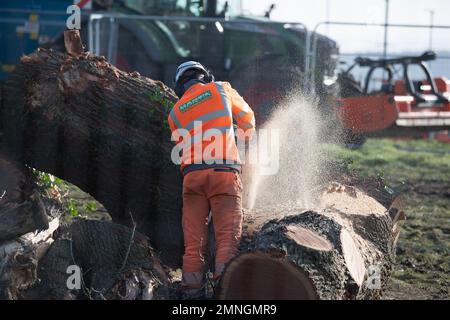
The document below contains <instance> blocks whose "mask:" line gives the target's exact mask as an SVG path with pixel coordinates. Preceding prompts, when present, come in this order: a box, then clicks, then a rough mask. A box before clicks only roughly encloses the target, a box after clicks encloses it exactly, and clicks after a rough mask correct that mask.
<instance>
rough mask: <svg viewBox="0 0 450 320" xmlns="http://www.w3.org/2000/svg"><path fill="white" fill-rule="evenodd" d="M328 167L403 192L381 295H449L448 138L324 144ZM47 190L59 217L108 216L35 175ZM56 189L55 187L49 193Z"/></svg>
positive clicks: (70, 191)
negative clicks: (392, 261) (57, 203)
mask: <svg viewBox="0 0 450 320" xmlns="http://www.w3.org/2000/svg"><path fill="white" fill-rule="evenodd" d="M324 150H325V154H326V156H325V158H326V161H325V163H326V164H327V165H329V168H328V171H329V172H328V173H329V174H330V175H331V176H335V175H336V174H342V175H347V174H351V175H354V174H356V175H357V176H360V177H382V178H383V179H384V182H385V188H386V189H387V190H389V191H391V192H395V193H401V194H402V195H403V197H404V202H405V205H406V207H405V212H406V214H407V220H406V221H405V222H404V223H403V226H402V229H401V235H400V238H399V241H398V248H397V263H396V265H395V270H394V273H393V276H392V278H391V280H390V283H389V286H388V289H387V291H386V292H385V295H384V298H385V299H449V297H450V293H449V291H450V255H449V251H450V144H448V143H447V144H444V143H437V142H429V141H424V140H412V141H399V140H388V139H369V140H368V141H367V143H366V144H365V145H364V146H363V147H362V148H361V149H359V150H348V149H345V148H342V147H339V146H336V145H325V146H324ZM41 183H42V184H43V187H44V188H43V190H44V189H45V190H46V191H45V192H46V193H47V195H50V193H53V196H55V195H56V196H58V194H59V196H61V201H62V202H63V205H64V206H65V207H66V209H67V210H66V212H67V213H66V216H65V218H66V219H68V220H70V219H71V218H72V217H80V216H81V217H85V218H93V219H109V217H108V214H107V213H106V210H105V209H104V208H103V207H102V206H101V205H100V204H99V203H98V202H96V201H95V200H94V199H92V198H91V197H89V196H88V195H86V194H85V193H84V192H82V191H80V190H79V189H78V188H76V187H74V186H71V185H68V184H67V183H65V182H63V181H59V180H56V181H53V182H52V181H50V180H49V179H48V177H44V178H43V179H42V177H41ZM55 189H56V191H57V192H56V193H55Z"/></svg>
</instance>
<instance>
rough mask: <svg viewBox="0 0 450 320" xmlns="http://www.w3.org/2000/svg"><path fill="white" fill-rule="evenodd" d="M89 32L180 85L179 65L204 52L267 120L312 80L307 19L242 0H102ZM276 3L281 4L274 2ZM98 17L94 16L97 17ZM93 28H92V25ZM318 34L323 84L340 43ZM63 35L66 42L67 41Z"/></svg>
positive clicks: (107, 48)
mask: <svg viewBox="0 0 450 320" xmlns="http://www.w3.org/2000/svg"><path fill="white" fill-rule="evenodd" d="M94 3H95V6H96V7H94V10H93V11H92V12H91V13H89V14H88V15H84V19H83V25H82V31H83V33H84V34H82V38H83V39H85V41H86V42H87V44H88V47H89V49H90V50H91V51H93V52H94V53H96V54H100V55H104V56H105V57H106V58H107V59H108V60H109V61H110V62H111V63H113V64H115V65H116V66H118V67H119V68H120V69H122V70H125V71H134V70H136V71H138V72H140V73H141V74H143V75H145V76H148V77H150V78H153V79H157V80H161V81H163V82H164V83H166V84H168V85H172V82H173V74H174V71H175V69H176V66H177V65H178V64H179V63H181V62H183V61H186V60H197V61H199V62H201V63H202V64H204V65H206V66H207V67H208V68H209V69H211V70H212V71H213V73H214V74H215V76H216V79H220V80H224V81H230V82H231V83H232V85H233V87H235V88H236V89H237V90H238V91H239V92H240V93H241V95H243V96H244V98H245V99H246V100H247V102H248V103H249V104H250V105H251V106H252V108H253V109H254V110H255V113H256V117H257V121H258V123H259V124H261V123H262V122H264V121H265V120H266V119H267V118H268V117H269V116H270V114H271V112H272V110H273V109H274V106H276V105H277V103H278V102H279V101H281V100H282V99H283V97H285V96H286V95H287V94H288V93H289V92H290V91H291V89H295V90H301V89H305V88H311V84H305V77H304V73H305V68H306V67H305V51H306V43H307V41H308V40H307V37H308V33H307V31H306V30H305V28H304V27H303V26H302V25H300V24H288V23H280V22H274V21H271V20H270V18H269V16H270V10H269V11H268V12H267V14H266V16H265V17H255V16H251V15H248V14H244V12H243V11H242V1H241V0H231V1H224V0H148V1H143V0H122V1H104V0H103V1H100V0H97V1H94ZM271 8H273V6H272V7H271ZM93 17H94V18H93ZM89 30H91V32H88V31H89ZM314 37H316V39H317V52H316V59H317V60H316V61H317V64H316V70H314V71H312V72H315V79H317V80H316V83H315V84H312V85H313V86H314V89H315V92H317V93H322V92H324V90H325V86H324V85H323V80H324V78H325V77H327V76H329V77H331V76H333V75H334V71H335V68H336V63H337V57H338V47H337V44H336V43H335V42H334V41H332V40H331V39H329V38H327V37H325V36H321V35H318V34H316V35H314ZM60 43H61V42H60Z"/></svg>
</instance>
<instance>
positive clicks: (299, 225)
mask: <svg viewBox="0 0 450 320" xmlns="http://www.w3.org/2000/svg"><path fill="white" fill-rule="evenodd" d="M276 211H277V210H276V209H273V210H272V211H270V212H265V211H264V210H256V209H255V210H253V211H251V212H248V213H247V217H246V220H247V224H248V227H247V235H246V237H245V239H244V240H245V241H244V242H243V244H242V248H241V249H242V251H241V253H240V254H239V255H238V256H237V257H236V258H235V259H234V260H233V261H232V262H231V263H230V264H229V266H228V268H227V269H226V271H225V274H224V276H223V279H222V281H221V284H220V290H219V298H222V299H369V298H378V297H380V295H381V292H382V290H383V288H384V286H385V285H386V282H387V280H388V279H389V275H390V273H391V270H392V265H393V260H394V257H395V248H394V245H395V234H394V233H393V232H392V231H393V228H394V222H393V221H392V219H391V216H390V215H389V211H388V210H387V208H386V207H384V206H383V205H381V204H380V203H379V202H377V201H376V200H374V199H373V198H371V197H369V196H367V195H366V194H365V193H364V192H362V191H361V190H359V189H357V188H354V187H350V186H344V185H339V184H332V185H331V187H330V188H329V189H328V190H327V191H326V192H325V193H324V194H323V195H322V197H321V198H320V205H319V206H318V208H317V210H316V211H305V212H298V211H297V210H296V209H295V208H292V207H291V208H289V207H285V208H281V207H280V209H279V210H278V211H279V212H276ZM274 216H278V217H279V216H281V217H282V218H279V219H273V218H266V217H274ZM283 216H284V217H283ZM255 221H257V223H256V225H252V224H255Z"/></svg>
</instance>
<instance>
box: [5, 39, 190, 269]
mask: <svg viewBox="0 0 450 320" xmlns="http://www.w3.org/2000/svg"><path fill="white" fill-rule="evenodd" d="M66 45H67V44H66ZM75 47H76V46H75ZM175 101H176V97H175V95H174V94H173V93H172V91H171V90H170V89H169V88H168V87H166V86H165V85H164V84H162V83H161V82H157V81H153V80H150V79H148V78H145V77H141V76H140V75H139V74H137V73H132V74H128V73H125V72H122V71H120V70H118V69H117V68H115V67H114V66H112V65H110V64H108V63H107V62H106V61H105V59H104V58H103V57H97V56H92V55H90V54H87V53H83V54H81V55H73V54H63V53H58V52H54V51H52V50H43V49H39V50H38V51H37V52H35V53H33V54H31V55H29V56H24V57H23V58H22V62H21V64H20V65H18V66H17V68H16V69H15V71H14V72H13V73H12V74H11V77H10V78H9V79H8V80H7V81H6V83H5V88H4V91H3V99H2V108H1V110H0V113H1V122H2V128H3V132H4V136H5V140H6V142H7V145H8V147H9V150H10V151H11V152H12V153H13V154H14V156H15V157H16V158H17V159H18V160H19V161H20V162H21V163H24V164H27V165H29V166H31V167H33V168H36V169H38V170H40V171H44V172H48V173H51V174H54V175H55V176H57V177H59V178H62V179H64V180H66V181H68V182H71V183H73V184H75V185H77V186H78V187H79V188H80V189H82V190H83V191H85V192H87V193H89V194H91V195H92V196H93V197H94V198H96V199H97V200H98V201H99V202H101V203H102V204H103V205H104V206H105V208H106V209H107V210H108V212H109V213H110V215H111V217H112V218H113V220H114V221H115V222H118V223H122V224H127V225H128V226H131V221H130V213H131V214H132V215H133V217H134V218H135V221H136V223H137V228H138V230H139V231H141V232H143V233H144V234H146V235H148V236H149V237H150V239H151V243H152V245H153V246H154V247H155V249H156V250H157V251H159V252H160V253H161V255H162V258H163V261H164V262H165V263H167V264H169V265H171V266H179V265H180V264H181V256H182V252H183V239H182V230H181V218H180V216H181V174H180V172H179V169H178V167H177V166H176V165H174V164H173V162H172V161H171V158H170V155H171V148H172V142H171V139H170V130H169V128H168V124H167V115H168V111H169V110H170V108H171V106H172V104H173V103H174V102H175Z"/></svg>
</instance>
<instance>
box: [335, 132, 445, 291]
mask: <svg viewBox="0 0 450 320" xmlns="http://www.w3.org/2000/svg"><path fill="white" fill-rule="evenodd" d="M326 152H327V153H328V157H329V158H331V159H334V161H336V160H337V162H338V163H339V164H340V167H341V168H342V170H343V171H344V172H345V171H350V172H354V173H356V174H358V175H360V176H366V177H371V176H372V177H373V176H381V177H383V179H384V180H385V183H386V185H387V186H388V187H390V188H392V189H394V190H395V191H396V192H400V193H402V195H403V197H404V200H405V204H406V208H405V213H406V215H407V220H406V221H405V223H404V224H403V226H402V230H401V235H400V238H399V241H398V247H397V263H396V266H395V270H394V273H393V277H392V279H391V281H390V283H389V287H388V290H387V292H386V293H385V298H388V299H448V298H449V296H450V292H449V291H450V258H449V257H450V254H449V250H450V144H444V143H439V142H434V141H433V142H431V141H425V140H409V141H400V140H389V139H369V140H368V141H367V143H366V144H365V145H364V146H363V147H362V148H361V149H359V150H354V151H352V150H348V149H345V148H341V147H339V146H336V145H327V146H326Z"/></svg>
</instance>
